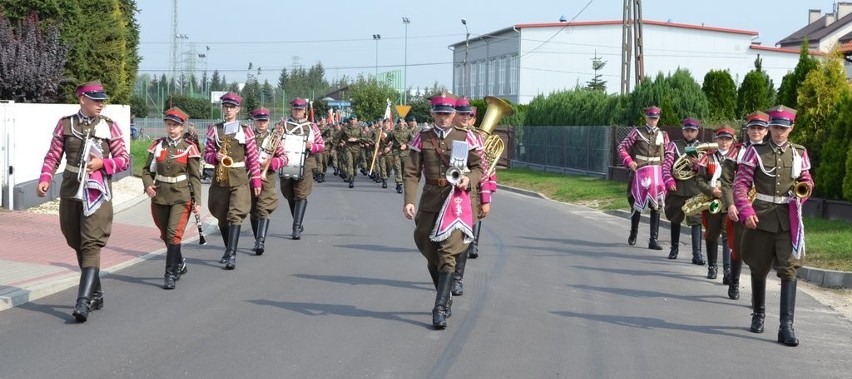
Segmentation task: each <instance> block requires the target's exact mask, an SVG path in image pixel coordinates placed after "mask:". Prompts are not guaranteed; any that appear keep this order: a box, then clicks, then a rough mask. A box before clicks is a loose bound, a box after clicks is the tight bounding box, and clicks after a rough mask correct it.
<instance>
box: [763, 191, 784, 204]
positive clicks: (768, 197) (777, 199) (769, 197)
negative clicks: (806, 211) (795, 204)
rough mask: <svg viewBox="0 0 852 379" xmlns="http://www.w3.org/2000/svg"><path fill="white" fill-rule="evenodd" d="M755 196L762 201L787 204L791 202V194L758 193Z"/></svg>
mask: <svg viewBox="0 0 852 379" xmlns="http://www.w3.org/2000/svg"><path fill="white" fill-rule="evenodd" d="M754 198H755V199H757V200H760V201H765V202H767V203H773V204H787V203H789V202H790V196H772V195H764V194H762V193H758V194H757V195H756V196H755V197H754Z"/></svg>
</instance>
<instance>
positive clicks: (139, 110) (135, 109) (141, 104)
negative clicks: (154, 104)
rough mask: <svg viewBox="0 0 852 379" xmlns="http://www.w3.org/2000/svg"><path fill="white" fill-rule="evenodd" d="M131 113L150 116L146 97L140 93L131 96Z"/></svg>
mask: <svg viewBox="0 0 852 379" xmlns="http://www.w3.org/2000/svg"><path fill="white" fill-rule="evenodd" d="M130 114H131V115H133V116H135V117H147V116H148V104H146V102H145V98H144V97H142V96H138V95H133V96H131V97H130Z"/></svg>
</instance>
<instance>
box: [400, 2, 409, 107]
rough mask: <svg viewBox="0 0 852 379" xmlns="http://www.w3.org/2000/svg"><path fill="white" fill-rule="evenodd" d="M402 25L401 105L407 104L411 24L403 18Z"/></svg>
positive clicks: (406, 18)
mask: <svg viewBox="0 0 852 379" xmlns="http://www.w3.org/2000/svg"><path fill="white" fill-rule="evenodd" d="M402 23H403V24H404V25H405V58H404V59H403V61H402V67H403V69H402V103H403V104H408V24H410V23H411V20H410V19H408V17H403V18H402Z"/></svg>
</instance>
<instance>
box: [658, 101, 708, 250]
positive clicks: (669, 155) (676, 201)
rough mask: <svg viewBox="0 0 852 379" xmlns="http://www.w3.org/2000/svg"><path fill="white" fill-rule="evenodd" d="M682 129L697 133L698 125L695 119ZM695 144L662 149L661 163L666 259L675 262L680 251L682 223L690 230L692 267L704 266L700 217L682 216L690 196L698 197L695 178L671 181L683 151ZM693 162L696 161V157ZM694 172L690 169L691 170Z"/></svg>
mask: <svg viewBox="0 0 852 379" xmlns="http://www.w3.org/2000/svg"><path fill="white" fill-rule="evenodd" d="M682 123H683V129H684V130H685V129H693V130H698V129H699V127H700V124H699V122H698V120H695V119H689V118H687V119H684V120H683V121H682ZM699 143H700V142H699V141H698V140H697V139H696V140H693V141H686V140H677V141H672V142H670V143H669V144H668V145H667V146H666V158H665V162H663V181H665V183H666V188H668V193H667V195H666V206H665V212H666V218H667V219H669V221H670V222H671V238H672V246H671V251H670V252H669V259H676V258H677V255H678V252H679V248H680V246H679V245H680V226H681V224H682V223H683V221H684V219H686V225H688V226H689V227H690V229H691V233H690V234H691V237H692V263H694V264H697V265H703V264H704V256H702V255H701V239H702V238H701V215H700V214H696V215H693V216H690V217H686V215H685V214H684V212H683V205H684V204H685V203H686V201H687V200H689V199H690V198H692V197H693V196H696V195H698V194H699V193H701V190H700V189H699V187H698V182H699V179H698V176H697V175H695V176H693V177H692V178H690V179H686V180H681V179H678V178H675V177H674V173H673V172H672V171H673V170H674V168H673V167H672V166H673V165H674V163H675V161H677V160H678V158H680V157H682V156H684V155H686V149H687V147H691V148H694V147H696V146H698V145H699ZM696 158H697V157H696ZM692 169H694V167H692ZM673 185H675V186H677V189H676V190H674V191H672V190H671V186H673Z"/></svg>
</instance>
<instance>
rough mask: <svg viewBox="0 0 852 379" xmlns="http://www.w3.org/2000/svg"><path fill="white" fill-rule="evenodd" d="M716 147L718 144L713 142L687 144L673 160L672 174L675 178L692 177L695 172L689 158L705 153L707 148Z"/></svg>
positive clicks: (684, 178) (712, 148)
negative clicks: (682, 152)
mask: <svg viewBox="0 0 852 379" xmlns="http://www.w3.org/2000/svg"><path fill="white" fill-rule="evenodd" d="M718 148H719V144H718V143H715V142H711V143H700V144H698V145H696V146H694V147H693V146H687V147H686V151H685V152H684V154H683V155H681V156H679V157H678V158H677V160H675V161H674V164H672V176H673V177H674V178H675V179H677V180H688V179H692V178H693V177H694V176H695V174H696V172H695V169H694V168H693V167H692V162H690V161H689V158H690V157H700V156H702V155H704V154H706V153H707V151H708V150H716V149H718Z"/></svg>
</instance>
